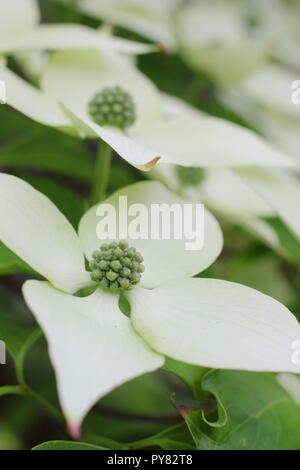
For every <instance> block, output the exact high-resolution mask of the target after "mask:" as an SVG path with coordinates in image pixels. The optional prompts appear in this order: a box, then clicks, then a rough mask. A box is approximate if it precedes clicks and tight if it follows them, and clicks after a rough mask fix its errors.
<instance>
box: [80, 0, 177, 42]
mask: <svg viewBox="0 0 300 470" xmlns="http://www.w3.org/2000/svg"><path fill="white" fill-rule="evenodd" d="M180 4H181V0H163V1H161V0H151V1H149V0H109V1H107V0H80V1H79V2H78V3H77V7H78V8H79V9H80V10H81V11H82V12H83V13H85V14H88V15H90V16H93V17H95V18H98V19H100V20H104V21H108V22H110V23H112V24H115V25H119V26H123V27H124V28H126V29H129V30H131V31H134V32H136V33H138V34H140V35H141V36H143V37H146V38H149V39H150V40H152V41H155V42H158V43H160V44H162V45H163V46H165V47H166V48H167V49H169V50H173V49H174V48H175V45H176V36H175V30H174V25H173V17H174V15H175V13H176V10H177V8H178V7H179V6H180Z"/></svg>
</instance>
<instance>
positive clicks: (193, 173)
mask: <svg viewBox="0 0 300 470" xmlns="http://www.w3.org/2000/svg"><path fill="white" fill-rule="evenodd" d="M175 169H176V175H177V178H178V179H179V181H180V183H181V184H182V186H197V184H199V183H201V181H202V180H203V177H204V170H203V168H198V167H195V168H194V167H191V166H179V165H176V167H175Z"/></svg>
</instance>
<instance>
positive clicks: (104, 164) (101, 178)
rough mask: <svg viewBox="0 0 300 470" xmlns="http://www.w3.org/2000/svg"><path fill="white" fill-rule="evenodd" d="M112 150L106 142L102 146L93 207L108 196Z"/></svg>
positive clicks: (94, 181) (93, 194) (92, 200)
mask: <svg viewBox="0 0 300 470" xmlns="http://www.w3.org/2000/svg"><path fill="white" fill-rule="evenodd" d="M111 157H112V148H111V147H110V146H109V145H108V144H107V143H106V142H104V141H102V142H101V144H100V149H99V152H98V156H97V161H96V166H95V169H94V178H93V188H92V197H91V205H94V204H97V203H99V202H101V201H103V199H105V196H106V190H107V185H108V180H109V172H110V166H111Z"/></svg>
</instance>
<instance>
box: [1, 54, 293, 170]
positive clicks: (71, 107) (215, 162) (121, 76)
mask: <svg viewBox="0 0 300 470" xmlns="http://www.w3.org/2000/svg"><path fill="white" fill-rule="evenodd" d="M0 79H1V80H4V81H5V82H6V83H7V88H8V93H7V102H8V104H10V105H11V106H13V107H15V108H16V109H18V110H19V111H21V112H23V113H24V114H26V115H28V116H29V117H31V118H33V119H36V120H37V121H40V122H42V123H44V124H47V125H52V126H56V127H58V128H60V129H66V128H69V129H70V128H72V129H73V132H74V130H76V131H77V132H79V134H80V136H82V137H85V136H89V137H94V138H101V139H103V140H104V141H106V142H107V143H108V144H109V145H110V146H111V147H112V148H113V149H114V150H115V151H116V152H117V153H118V154H119V155H120V156H121V157H123V158H124V159H125V160H127V161H128V162H129V163H131V164H132V165H134V166H136V167H138V168H141V169H149V168H150V167H151V166H153V165H154V164H155V163H156V162H158V161H159V160H160V162H161V163H175V164H178V165H183V166H204V167H235V166H249V165H259V166H287V167H289V166H290V165H293V164H294V163H293V161H292V160H291V159H289V158H288V157H286V156H285V155H284V154H282V153H280V152H278V151H277V150H276V149H274V148H273V147H272V146H270V145H268V144H266V142H265V141H264V140H263V139H261V138H260V137H259V136H258V135H256V134H255V133H254V132H251V131H250V130H247V129H245V128H242V127H240V126H238V125H235V124H232V123H230V122H228V121H225V120H223V119H218V118H214V117H210V116H207V115H201V114H199V113H194V114H193V115H188V114H187V113H171V114H170V113H169V112H168V110H167V111H166V110H165V109H164V100H163V96H162V94H161V93H160V92H159V91H158V90H157V88H156V87H155V86H154V84H153V83H152V82H151V81H150V80H149V79H147V78H146V77H145V76H144V75H143V74H142V73H141V72H139V71H138V70H137V69H136V68H135V67H134V65H133V64H132V63H129V62H128V61H127V60H125V59H124V58H123V57H120V56H119V55H116V54H114V53H112V52H108V51H105V52H104V51H101V52H100V51H95V50H84V51H79V50H75V51H60V52H57V53H55V54H54V55H53V56H52V57H51V59H50V61H49V63H48V64H47V66H46V67H45V70H44V73H43V75H42V78H41V90H40V89H37V88H34V87H33V86H31V85H29V84H28V83H27V82H25V81H24V80H22V79H21V78H19V77H18V76H16V75H15V74H13V73H12V72H11V71H10V70H8V69H7V68H5V67H2V68H1V67H0ZM112 87H113V88H114V87H120V88H121V89H122V90H123V91H124V92H126V93H127V94H129V95H130V97H131V99H132V101H133V103H134V107H135V121H134V123H133V125H132V126H130V127H128V128H127V129H125V130H122V131H121V130H120V129H118V128H116V127H112V126H108V125H99V123H96V122H95V121H94V120H93V117H92V116H91V115H90V112H89V105H90V103H91V101H92V100H93V99H94V98H95V96H97V94H99V93H100V92H102V91H103V90H105V89H107V88H110V89H111V88H112ZM63 110H64V111H63Z"/></svg>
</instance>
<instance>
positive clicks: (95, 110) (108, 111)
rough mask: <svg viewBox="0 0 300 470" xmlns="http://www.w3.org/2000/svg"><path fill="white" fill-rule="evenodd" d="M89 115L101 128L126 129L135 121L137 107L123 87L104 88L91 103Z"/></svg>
mask: <svg viewBox="0 0 300 470" xmlns="http://www.w3.org/2000/svg"><path fill="white" fill-rule="evenodd" d="M88 107H89V113H90V116H91V118H92V119H93V121H95V122H96V123H97V124H99V125H100V126H104V125H107V126H114V127H119V128H120V129H126V128H127V127H129V126H131V125H132V124H133V123H134V121H135V105H134V102H133V99H132V98H131V96H130V94H129V93H127V92H126V91H124V90H123V89H122V88H121V87H119V86H116V87H112V88H104V89H103V90H102V91H100V92H98V93H96V95H95V96H94V97H93V98H92V99H91V101H90V102H89V105H88Z"/></svg>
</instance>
